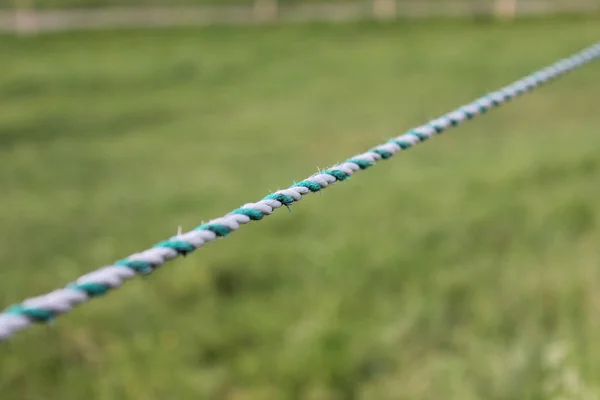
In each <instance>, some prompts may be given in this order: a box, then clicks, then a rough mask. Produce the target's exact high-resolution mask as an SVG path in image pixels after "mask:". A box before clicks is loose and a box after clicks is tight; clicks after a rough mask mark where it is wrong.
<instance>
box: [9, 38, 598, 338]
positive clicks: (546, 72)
mask: <svg viewBox="0 0 600 400" xmlns="http://www.w3.org/2000/svg"><path fill="white" fill-rule="evenodd" d="M599 57H600V42H599V43H597V44H595V45H593V46H591V47H588V48H587V49H585V50H583V51H581V52H579V53H577V54H574V55H572V56H570V57H568V58H565V59H562V60H560V61H558V62H556V63H555V64H552V65H550V66H548V67H546V68H544V69H542V70H540V71H537V72H535V73H533V74H531V75H529V76H527V77H525V78H523V79H521V80H518V81H516V82H514V83H512V84H510V85H508V86H506V87H504V88H502V89H500V90H498V91H495V92H492V93H489V94H487V95H486V96H483V97H481V98H479V99H477V100H475V101H473V102H472V103H469V104H466V105H464V106H462V107H459V108H458V109H456V110H454V111H452V112H450V113H448V114H446V115H444V116H442V117H440V118H438V119H435V120H433V121H430V122H429V123H427V124H425V125H422V126H420V127H418V128H415V129H412V130H410V131H408V132H407V133H405V134H403V135H401V136H398V137H396V138H394V139H392V140H390V141H388V142H387V143H384V144H381V145H379V146H376V147H374V148H373V149H371V150H369V151H367V152H366V153H362V154H358V155H356V156H354V157H352V158H349V159H348V160H346V161H345V162H343V163H341V164H338V165H334V166H333V167H331V168H329V169H327V170H324V171H320V172H319V173H317V174H314V175H312V176H310V177H308V178H306V179H305V180H303V181H301V182H298V183H296V184H294V185H293V186H292V187H290V188H288V189H284V190H279V191H277V192H275V193H273V194H270V195H268V196H267V197H265V198H264V199H262V200H260V201H258V202H256V203H248V204H245V205H243V206H242V207H240V208H238V209H237V210H234V211H232V212H230V213H229V214H227V215H225V216H223V217H221V218H217V219H214V220H212V221H210V222H208V223H206V224H202V225H200V226H199V227H197V228H196V229H194V230H192V231H190V232H186V233H179V234H177V235H176V236H173V237H171V238H170V239H168V240H166V241H163V242H161V243H158V244H157V245H155V246H154V247H152V248H150V249H148V250H144V251H142V252H140V253H135V254H132V255H130V256H129V257H127V258H124V259H122V260H120V261H117V262H115V263H114V264H112V265H109V266H105V267H102V268H100V269H98V270H96V271H94V272H92V273H89V274H87V275H84V276H82V277H80V278H79V279H77V280H76V281H75V282H73V283H71V284H69V285H67V286H66V287H65V288H62V289H58V290H55V291H54V292H51V293H48V294H45V295H43V296H39V297H34V298H30V299H27V300H25V301H23V302H22V303H20V304H17V305H13V306H12V307H9V308H8V309H6V310H5V311H4V312H3V313H2V314H0V342H2V341H5V340H7V339H8V338H9V337H11V336H12V335H13V334H14V333H15V332H17V331H20V330H22V329H25V328H27V327H29V326H32V325H33V324H34V323H43V322H49V321H52V320H53V319H54V318H55V317H57V316H58V315H61V314H65V313H67V312H69V311H71V309H73V307H75V306H76V305H78V304H80V303H84V302H87V301H89V300H91V299H92V298H94V297H98V296H101V295H103V294H105V293H107V292H108V291H110V290H113V289H116V288H118V287H119V286H121V285H122V284H123V283H124V282H125V281H127V280H129V279H131V278H133V277H134V276H136V275H138V274H148V273H150V272H152V271H153V270H154V269H155V268H158V267H159V266H161V265H163V264H164V263H165V262H167V261H169V260H171V259H173V258H176V257H177V256H180V255H186V254H189V253H192V252H193V251H194V250H196V249H198V248H200V247H202V245H204V244H205V243H207V242H212V241H214V240H216V239H218V238H220V237H225V236H227V235H229V234H230V233H231V232H233V231H235V230H236V229H238V228H239V227H240V225H243V224H247V223H248V222H250V221H259V220H261V219H263V217H264V216H266V215H270V214H271V213H273V212H274V211H275V210H276V209H278V208H280V207H282V206H290V205H292V204H293V203H295V202H298V201H300V200H301V199H302V196H304V195H306V194H309V193H312V192H319V191H321V190H322V189H325V188H326V187H327V186H329V185H332V184H334V183H336V182H338V181H344V180H346V179H348V178H349V177H350V176H351V175H352V174H354V173H355V172H357V171H359V170H363V169H367V168H369V167H370V166H372V165H374V164H375V163H376V162H378V161H380V160H385V159H388V158H390V157H392V156H393V155H394V154H396V153H398V152H400V151H403V150H407V149H410V148H411V147H413V146H414V145H416V144H418V143H421V142H423V141H425V140H427V139H429V138H430V137H432V136H434V135H436V134H439V133H442V132H444V131H445V130H447V129H448V128H450V127H452V126H456V125H459V124H460V123H462V122H464V121H466V120H468V119H472V118H474V117H475V116H477V115H480V114H483V113H485V112H486V111H488V110H489V109H491V108H494V107H497V106H499V105H501V104H504V103H506V102H508V101H509V100H511V99H513V98H515V97H517V96H520V95H521V94H523V93H525V92H528V91H530V90H532V89H534V88H536V87H538V86H540V85H542V84H544V83H546V82H548V81H550V80H552V79H555V78H557V77H559V76H561V75H563V74H565V73H566V72H569V71H571V70H573V69H576V68H579V67H581V66H583V65H584V64H587V63H588V62H590V61H592V60H595V59H597V58H599Z"/></svg>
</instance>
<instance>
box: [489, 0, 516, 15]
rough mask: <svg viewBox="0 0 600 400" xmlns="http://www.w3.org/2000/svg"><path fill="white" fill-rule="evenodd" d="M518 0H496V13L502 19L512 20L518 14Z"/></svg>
mask: <svg viewBox="0 0 600 400" xmlns="http://www.w3.org/2000/svg"><path fill="white" fill-rule="evenodd" d="M517 2H518V0H495V2H494V14H495V15H496V17H498V18H500V19H508V20H512V19H514V18H515V17H516V15H517Z"/></svg>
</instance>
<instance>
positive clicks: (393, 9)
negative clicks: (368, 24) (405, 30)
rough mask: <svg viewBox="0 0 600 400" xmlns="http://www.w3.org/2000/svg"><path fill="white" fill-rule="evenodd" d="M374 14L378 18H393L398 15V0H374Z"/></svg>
mask: <svg viewBox="0 0 600 400" xmlns="http://www.w3.org/2000/svg"><path fill="white" fill-rule="evenodd" d="M372 1H373V16H374V17H375V18H377V19H393V18H395V17H396V14H397V9H398V4H397V3H396V0H372Z"/></svg>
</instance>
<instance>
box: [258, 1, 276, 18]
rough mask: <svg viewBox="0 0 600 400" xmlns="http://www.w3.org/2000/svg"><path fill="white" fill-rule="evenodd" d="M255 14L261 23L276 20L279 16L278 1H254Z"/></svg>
mask: <svg viewBox="0 0 600 400" xmlns="http://www.w3.org/2000/svg"><path fill="white" fill-rule="evenodd" d="M253 14H254V19H255V20H257V21H259V22H265V21H274V20H276V19H277V17H278V15H279V2H278V0H254V9H253Z"/></svg>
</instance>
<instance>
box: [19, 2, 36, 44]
mask: <svg viewBox="0 0 600 400" xmlns="http://www.w3.org/2000/svg"><path fill="white" fill-rule="evenodd" d="M15 7H16V8H15V28H16V31H17V34H19V35H33V34H35V33H37V21H36V16H35V0H15Z"/></svg>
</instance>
